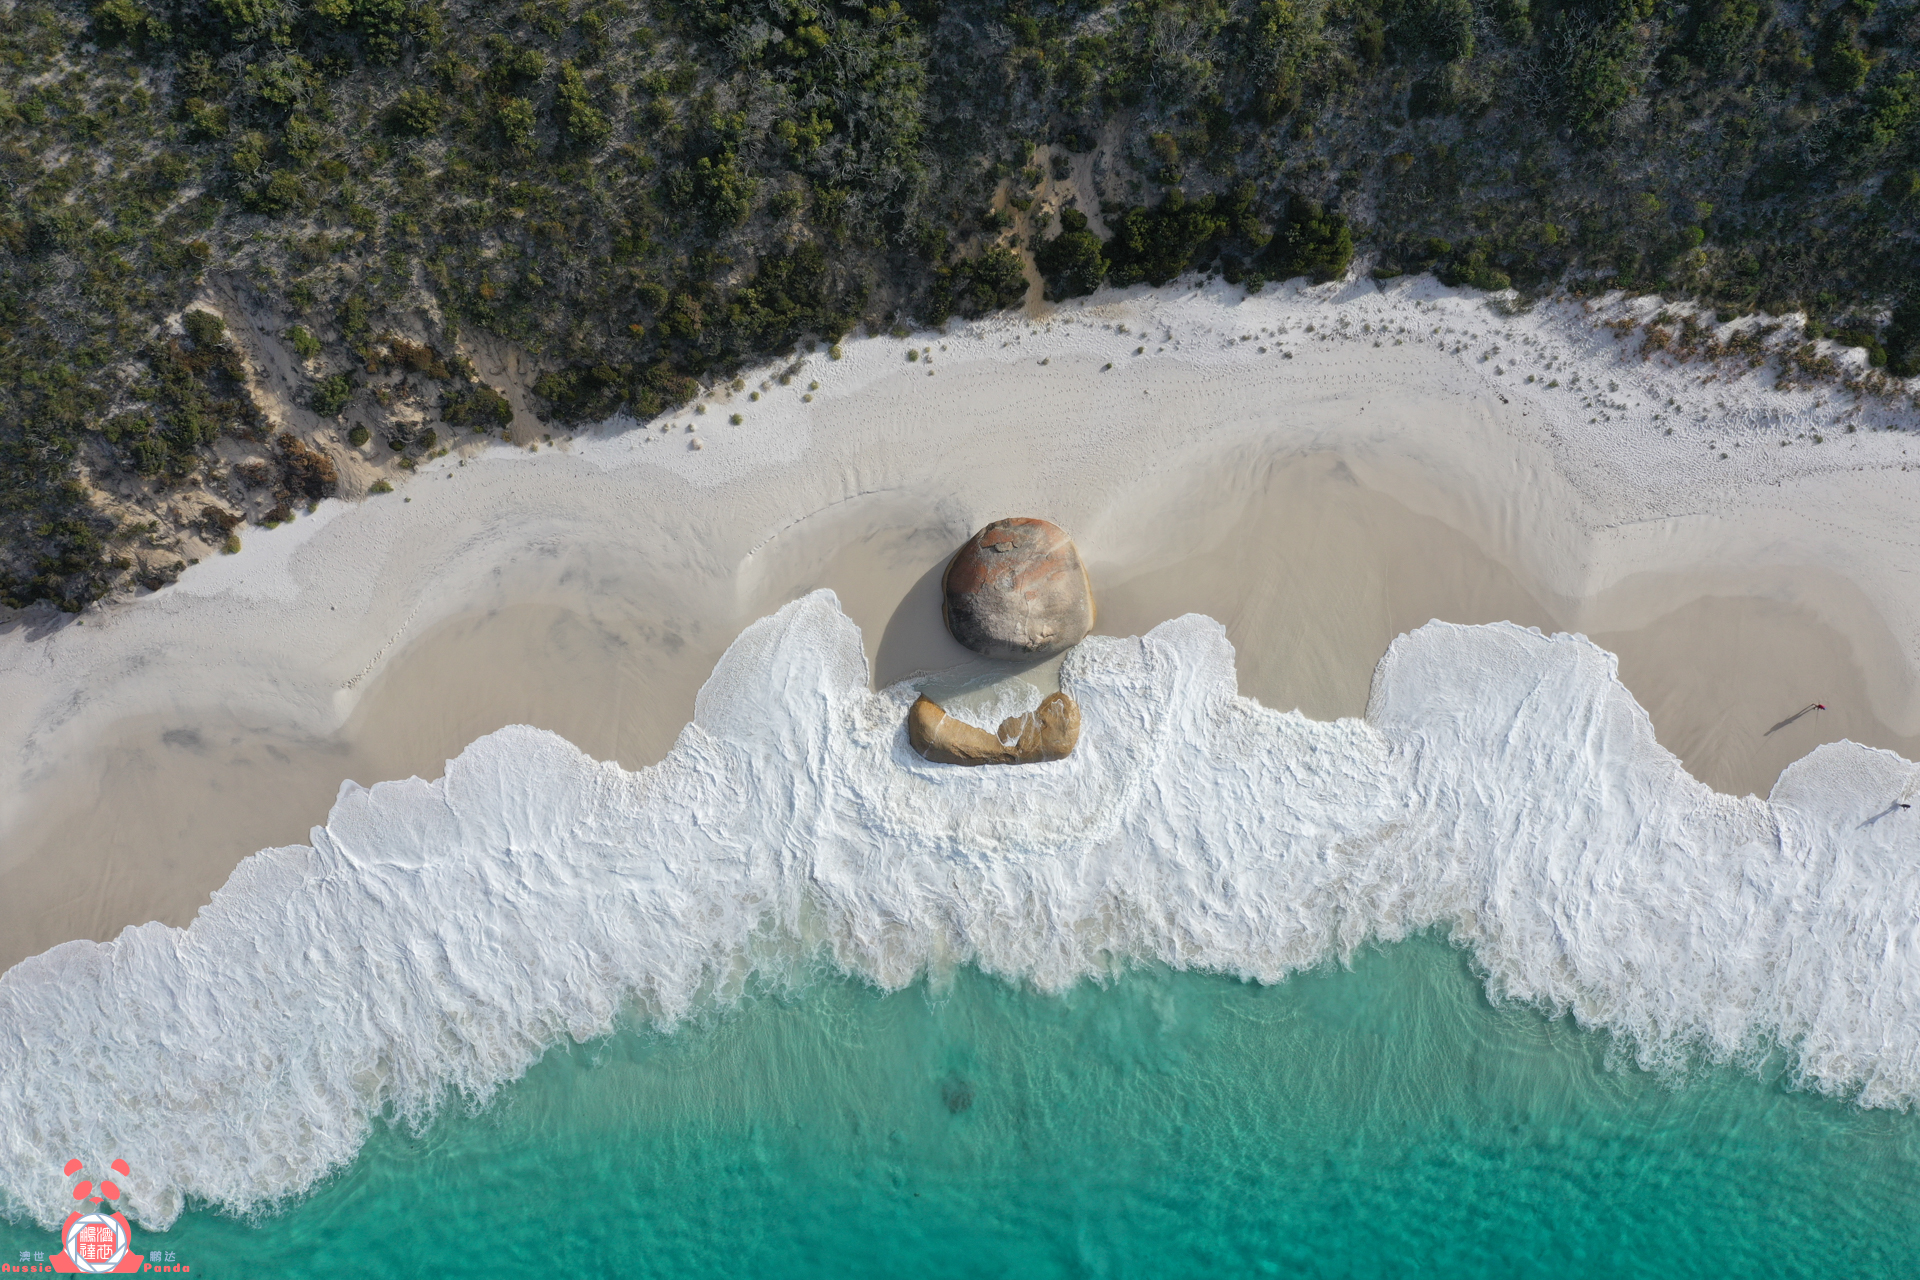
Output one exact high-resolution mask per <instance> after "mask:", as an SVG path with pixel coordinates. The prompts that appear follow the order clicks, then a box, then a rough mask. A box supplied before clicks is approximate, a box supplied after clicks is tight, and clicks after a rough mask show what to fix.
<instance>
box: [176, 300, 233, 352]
mask: <svg viewBox="0 0 1920 1280" xmlns="http://www.w3.org/2000/svg"><path fill="white" fill-rule="evenodd" d="M180 324H181V327H183V328H184V329H186V331H187V337H188V338H189V339H190V340H192V342H193V345H194V347H195V348H196V349H198V350H201V351H212V350H213V349H214V348H216V347H218V346H220V345H221V344H222V343H224V342H225V341H226V338H227V322H226V321H225V320H222V319H221V318H220V317H219V316H217V315H215V314H213V312H211V311H198V310H195V311H189V312H187V313H186V314H185V315H183V316H181V317H180Z"/></svg>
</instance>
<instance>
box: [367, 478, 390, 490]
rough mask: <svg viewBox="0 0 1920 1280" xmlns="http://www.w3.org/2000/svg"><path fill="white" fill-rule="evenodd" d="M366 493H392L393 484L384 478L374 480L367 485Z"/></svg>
mask: <svg viewBox="0 0 1920 1280" xmlns="http://www.w3.org/2000/svg"><path fill="white" fill-rule="evenodd" d="M367 492H368V493H392V492H393V485H392V484H390V483H389V482H387V481H385V480H375V481H374V482H373V483H372V484H370V485H368V486H367Z"/></svg>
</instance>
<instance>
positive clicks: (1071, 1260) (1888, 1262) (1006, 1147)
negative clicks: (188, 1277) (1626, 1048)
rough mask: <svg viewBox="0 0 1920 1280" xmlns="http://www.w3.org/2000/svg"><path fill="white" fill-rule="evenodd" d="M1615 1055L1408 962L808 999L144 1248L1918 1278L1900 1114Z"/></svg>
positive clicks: (252, 1272) (655, 1270) (246, 1259)
mask: <svg viewBox="0 0 1920 1280" xmlns="http://www.w3.org/2000/svg"><path fill="white" fill-rule="evenodd" d="M1621 1057H1622V1055H1621V1054H1620V1052H1619V1049H1618V1046H1616V1045H1613V1044H1612V1042H1610V1040H1609V1039H1608V1038H1607V1037H1604V1036H1600V1035H1594V1034H1590V1033H1587V1032H1583V1031H1581V1030H1579V1029H1578V1028H1577V1027H1575V1026H1574V1025H1573V1024H1572V1023H1571V1022H1570V1021H1568V1020H1564V1019H1563V1020H1550V1019H1548V1018H1545V1017H1543V1016H1542V1015H1541V1014H1539V1013H1538V1012H1536V1011H1534V1010H1531V1009H1527V1008H1515V1007H1496V1006H1494V1005H1491V1004H1490V1003H1489V1002H1488V1000H1487V998H1486V996H1485V994H1484V992H1483V990H1482V988H1481V985H1480V983H1479V981H1478V980H1477V979H1476V977H1475V976H1474V974H1473V972H1472V970H1471V968H1470V966H1469V962H1468V960H1467V958H1466V956H1465V955H1464V954H1462V953H1461V952H1459V951H1456V950H1455V949H1453V948H1451V947H1450V946H1448V945H1447V944H1446V943H1444V942H1443V941H1440V940H1438V939H1435V938H1431V937H1426V938H1420V939H1416V940H1414V941H1412V942H1408V943H1402V944H1398V945H1394V946H1390V947H1385V948H1378V949H1369V950H1367V951H1365V952H1363V953H1362V954H1361V955H1359V956H1358V957H1356V959H1355V962H1354V965H1353V967H1352V968H1351V969H1350V970H1346V969H1339V968H1334V967H1328V968H1325V969H1321V970H1316V971H1313V972H1310V973H1306V974H1301V975H1296V976H1295V977H1294V978H1292V979H1290V980H1289V981H1287V982H1284V983H1280V984H1277V985H1274V986H1266V987H1262V986H1257V985H1249V984H1244V983H1241V982H1237V981H1234V980H1231V979H1227V978H1221V977H1217V976H1209V975H1201V974H1182V973H1173V972H1168V971H1165V970H1152V969H1149V970H1140V971H1136V972H1133V973H1131V974H1129V975H1127V976H1125V977H1124V978H1122V979H1120V980H1118V981H1116V982H1114V983H1112V984H1111V985H1108V986H1105V987H1097V986H1092V985H1082V986H1081V987H1080V988H1078V989H1076V990H1075V991H1073V992H1071V993H1069V994H1067V995H1065V996H1042V995H1036V994H1034V993H1032V992H1029V991H1023V990H1020V989H1018V988H1015V987H1012V986H1009V985H1007V984H1005V983H1002V982H1000V981H998V980H996V979H993V978H989V977H985V976H982V975H980V974H978V973H975V972H972V971H963V972H961V973H960V974H959V975H957V976H956V977H955V978H954V979H953V981H952V982H951V984H950V985H948V986H946V987H945V988H944V989H938V990H936V989H930V988H928V987H926V986H924V985H923V986H920V987H916V988H913V989H910V990H907V991H904V992H900V993H895V994H891V995H882V994H880V993H878V992H876V991H874V990H873V989H871V988H869V987H867V986H864V985H862V984H859V983H855V982H850V981H847V980H844V979H841V978H837V977H831V976H823V977H821V978H820V979H819V980H817V981H815V982H812V983H810V984H808V985H805V986H803V987H801V988H798V989H795V990H792V991H786V992H780V993H762V994H759V995H756V996H753V997H750V998H749V999H747V1000H746V1001H744V1002H743V1003H740V1004H738V1005H735V1006H733V1007H730V1008H727V1009H724V1010H718V1011H715V1012H713V1013H710V1014H708V1015H705V1016H703V1017H702V1018H700V1019H697V1020H695V1021H694V1022H691V1023H689V1024H686V1025H683V1026H682V1027H681V1028H680V1029H679V1030H678V1031H676V1032H675V1033H673V1034H671V1035H661V1034H657V1033H654V1032H652V1031H646V1030H632V1031H627V1032H623V1033H621V1034H618V1035H616V1036H614V1037H612V1038H610V1039H607V1040H602V1041H598V1042H595V1043H592V1044H588V1045H583V1046H573V1047H569V1048H566V1049H558V1050H555V1051H553V1052H551V1053H549V1054H548V1055H547V1057H546V1058H545V1059H544V1060H543V1061H542V1062H541V1063H539V1064H538V1065H537V1066H536V1067H535V1068H534V1069H533V1070H532V1071H531V1072H530V1073H529V1074H528V1075H527V1076H526V1077H525V1078H524V1079H522V1080H520V1081H518V1082H516V1083H515V1084H513V1085H511V1086H509V1087H507V1088H506V1089H504V1090H503V1091H502V1092H501V1093H500V1095H499V1096H498V1097H496V1098H495V1099H494V1100H493V1102H492V1103H491V1104H490V1105H488V1106H487V1107H485V1108H484V1109H482V1110H481V1111H479V1112H478V1113H477V1114H472V1113H469V1112H468V1111H466V1110H465V1109H464V1108H461V1107H458V1106H455V1107H453V1108H451V1109H449V1110H448V1111H447V1112H445V1113H443V1114H442V1116H441V1117H440V1118H439V1119H438V1120H437V1121H435V1122H434V1123H433V1124H432V1125H430V1126H429V1127H428V1128H427V1129H426V1130H425V1131H424V1132H423V1133H419V1134H415V1133H412V1132H410V1131H408V1130H406V1129H404V1128H391V1127H388V1126H385V1125H382V1126H380V1127H379V1128H378V1129H377V1130H376V1132H375V1134H374V1136H373V1137H372V1138H371V1139H370V1140H369V1142H368V1143H367V1145H366V1147H365V1148H364V1150H363V1151H362V1153H361V1155H360V1157H359V1158H358V1159H357V1160H356V1161H355V1162H354V1163H353V1164H352V1165H351V1166H350V1167H348V1168H347V1169H345V1170H343V1171H341V1172H340V1173H338V1174H337V1175H336V1176H334V1177H333V1178H332V1179H330V1180H329V1181H327V1182H325V1183H324V1184H322V1185H321V1186H320V1187H319V1188H318V1189H316V1190H315V1191H314V1192H313V1193H312V1194H311V1195H309V1196H307V1197H305V1198H304V1199H301V1200H299V1201H297V1202H295V1203H293V1204H291V1205H288V1206H285V1207H284V1208H283V1209H282V1210H281V1211H280V1212H278V1213H277V1214H274V1215H272V1216H268V1217H265V1218H262V1219H260V1220H258V1221H252V1222H247V1221H240V1220H236V1219H233V1218H229V1217H224V1216H221V1215H218V1214H214V1213H209V1212H206V1211H204V1210H190V1211H189V1212H188V1213H187V1214H186V1215H185V1216H184V1217H182V1218H181V1220H180V1222H179V1223H178V1224H177V1225H176V1226H175V1227H174V1229H173V1230H171V1231H168V1232H165V1233H155V1232H149V1231H142V1230H139V1229H138V1228H136V1231H135V1244H136V1247H138V1248H139V1249H141V1250H142V1251H143V1252H150V1251H153V1250H162V1251H171V1252H172V1254H173V1255H174V1258H175V1259H176V1261H177V1262H179V1263H183V1264H187V1265H189V1266H191V1268H192V1273H193V1274H196V1275H204V1276H213V1277H228V1276H235V1277H237V1276H275V1277H305V1276H327V1277H339V1276H369V1277H402V1276H429V1275H439V1274H460V1275H466V1276H480V1277H509V1276H526V1275H552V1274H568V1275H575V1274H577V1275H624V1276H675V1277H679V1276H688V1277H698V1276H779V1277H811V1276H845V1275H898V1276H918V1277H930V1278H931V1277H1028V1276H1031V1277H1077V1276H1087V1277H1105V1276H1115V1277H1119V1276H1142V1277H1146V1276H1153V1277H1167V1276H1237V1275H1246V1276H1266V1275H1277V1276H1350V1277H1363V1276H1408V1275H1431V1276H1556V1277H1576V1276H1642V1275H1644V1276H1769V1277H1777V1276H1809V1277H1813V1276H1822V1277H1827V1276H1831V1277H1871V1276H1909V1275H1916V1274H1920V1117H1916V1116H1914V1115H1909V1114H1900V1113H1894V1112H1887V1111H1866V1110H1861V1109H1859V1108H1856V1107H1854V1106H1851V1105H1850V1104H1848V1103H1846V1102H1844V1101H1838V1100H1834V1099H1830V1098H1824V1097H1821V1096H1818V1095H1812V1094H1808V1093H1805V1092H1798V1091H1795V1090H1794V1089H1793V1088H1792V1087H1791V1084H1790V1082H1789V1081H1785V1080H1783V1079H1782V1078H1781V1077H1780V1075H1779V1073H1778V1072H1777V1071H1768V1070H1762V1071H1761V1072H1760V1073H1758V1074H1757V1075H1756V1074H1755V1073H1754V1072H1752V1071H1742V1070H1740V1069H1737V1068H1734V1067H1711V1066H1703V1067H1701V1068H1699V1069H1697V1070H1695V1071H1694V1072H1693V1073H1692V1074H1691V1075H1690V1076H1689V1077H1688V1078H1687V1079H1686V1080H1684V1081H1675V1080H1671V1079H1663V1078H1660V1077H1656V1076H1654V1075H1651V1074H1649V1073H1647V1072H1644V1071H1641V1070H1639V1069H1637V1068H1635V1067H1633V1066H1632V1065H1630V1063H1628V1064H1624V1065H1623V1064H1622V1062H1621V1061H1620V1059H1621ZM0 1241H4V1247H3V1248H0V1261H6V1262H12V1261H14V1260H15V1259H17V1257H18V1253H19V1251H20V1250H23V1249H24V1250H41V1251H50V1250H49V1246H50V1245H51V1244H52V1241H53V1237H52V1235H51V1233H47V1232H42V1231H39V1230H37V1229H32V1228H24V1227H21V1226H17V1225H0Z"/></svg>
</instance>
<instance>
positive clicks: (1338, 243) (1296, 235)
mask: <svg viewBox="0 0 1920 1280" xmlns="http://www.w3.org/2000/svg"><path fill="white" fill-rule="evenodd" d="M1352 262H1353V228H1352V227H1351V226H1349V225H1348V223H1347V220H1346V218H1345V217H1344V216H1342V215H1341V214H1340V213H1338V212H1336V211H1334V210H1331V209H1327V208H1324V207H1322V206H1321V205H1320V204H1319V203H1317V202H1316V201H1312V200H1308V199H1306V198H1305V197H1303V196H1296V197H1294V198H1293V199H1291V200H1289V201H1288V202H1287V220H1286V222H1285V223H1284V224H1282V226H1281V228H1280V230H1279V231H1278V232H1276V233H1275V235H1274V237H1273V240H1272V242H1271V243H1270V244H1269V245H1268V246H1267V252H1266V255H1265V258H1264V265H1265V267H1266V270H1267V273H1268V274H1269V275H1271V276H1272V277H1273V278H1275V279H1279V280H1288V279H1291V278H1293V277H1294V276H1307V277H1309V278H1310V279H1312V280H1313V281H1314V282H1315V283H1322V282H1325V281H1328V280H1332V279H1335V278H1337V277H1339V276H1342V275H1345V274H1346V271H1347V267H1348V266H1349V265H1350V264H1351V263H1352Z"/></svg>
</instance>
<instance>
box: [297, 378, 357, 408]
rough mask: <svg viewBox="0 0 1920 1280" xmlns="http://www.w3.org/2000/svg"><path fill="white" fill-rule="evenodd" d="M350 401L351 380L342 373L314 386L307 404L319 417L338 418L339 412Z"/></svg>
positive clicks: (323, 379) (351, 393)
mask: <svg viewBox="0 0 1920 1280" xmlns="http://www.w3.org/2000/svg"><path fill="white" fill-rule="evenodd" d="M351 399H353V382H352V380H351V379H350V378H348V377H347V375H346V374H344V373H336V374H334V375H333V376H332V377H330V378H322V379H321V380H320V381H319V382H317V383H315V384H314V387H313V391H312V394H311V397H310V398H309V400H308V403H309V404H310V405H312V407H313V411H314V412H315V413H317V414H319V415H320V416H321V417H323V418H337V417H339V416H340V411H341V410H342V409H344V408H346V407H347V401H349V400H351Z"/></svg>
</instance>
